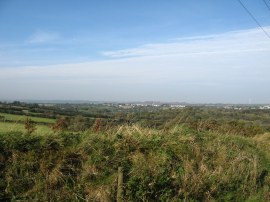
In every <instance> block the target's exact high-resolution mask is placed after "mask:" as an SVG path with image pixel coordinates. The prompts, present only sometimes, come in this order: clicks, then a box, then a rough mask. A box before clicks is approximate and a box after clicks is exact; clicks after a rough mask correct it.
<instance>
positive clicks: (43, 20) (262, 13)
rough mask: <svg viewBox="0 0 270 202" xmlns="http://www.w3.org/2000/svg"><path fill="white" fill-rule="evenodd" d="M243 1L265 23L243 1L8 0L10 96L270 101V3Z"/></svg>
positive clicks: (1, 88)
mask: <svg viewBox="0 0 270 202" xmlns="http://www.w3.org/2000/svg"><path fill="white" fill-rule="evenodd" d="M242 3H243V4H244V5H245V6H246V8H247V9H248V10H249V11H250V12H251V13H252V15H253V16H254V17H255V18H256V20H257V21H258V22H259V24H260V25H261V27H259V26H258V25H257V24H256V22H255V21H254V20H253V19H252V18H251V17H250V16H249V14H248V13H247V12H246V10H245V9H244V8H243V7H242V6H241V4H240V3H239V1H238V0H226V1H224V0H204V1H200V0H189V1H184V0H167V1H165V0H148V1H145V0H144V1H143V0H136V1H134V0H114V1H112V0H81V1H75V0H69V1H64V0H57V1H55V0H46V1H41V0H24V1H21V0H0V100H31V99H33V100H86V101H162V102H177V101H178V102H190V103H242V104H248V103H251V104H255V103H270V88H269V86H270V0H256V1H254V0H242ZM262 29H263V30H264V31H265V32H266V33H267V34H268V35H269V36H267V34H265V33H264V31H263V30H262Z"/></svg>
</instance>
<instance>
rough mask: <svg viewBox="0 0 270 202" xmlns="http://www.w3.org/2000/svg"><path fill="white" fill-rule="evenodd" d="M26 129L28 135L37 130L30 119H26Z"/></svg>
mask: <svg viewBox="0 0 270 202" xmlns="http://www.w3.org/2000/svg"><path fill="white" fill-rule="evenodd" d="M24 128H25V130H26V132H27V133H28V134H31V133H33V132H34V131H35V130H36V127H35V124H34V122H33V121H32V120H31V119H30V118H26V120H25V122H24Z"/></svg>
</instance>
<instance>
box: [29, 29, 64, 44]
mask: <svg viewBox="0 0 270 202" xmlns="http://www.w3.org/2000/svg"><path fill="white" fill-rule="evenodd" d="M59 38H60V35H59V34H58V33H57V32H48V31H41V30H38V31H36V32H35V33H34V34H32V35H31V36H30V37H29V39H28V40H27V42H28V43H30V44H44V43H50V42H54V41H56V40H58V39H59Z"/></svg>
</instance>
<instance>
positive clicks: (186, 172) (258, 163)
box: [0, 123, 270, 201]
mask: <svg viewBox="0 0 270 202" xmlns="http://www.w3.org/2000/svg"><path fill="white" fill-rule="evenodd" d="M202 125H203V123H201V124H199V126H200V127H198V125H196V127H194V126H193V127H192V126H191V125H186V124H175V125H170V126H169V127H166V128H165V129H164V130H154V129H150V128H146V127H140V126H138V125H132V126H120V127H115V128H111V129H109V130H106V131H93V130H89V131H86V132H84V133H77V134H74V133H70V132H65V133H63V132H62V133H55V134H53V133H49V134H48V135H44V134H42V135H41V134H39V133H37V132H35V133H33V134H27V133H24V132H9V133H8V132H5V133H1V135H0V171H1V172H0V175H1V176H0V198H1V200H2V201H12V200H13V201H16V200H18V201H115V200H116V188H117V169H118V167H119V166H122V167H123V168H124V201H270V190H269V188H270V176H269V174H268V173H269V171H270V155H269V153H270V149H269V148H270V147H269V146H270V134H269V133H264V134H254V132H253V133H252V134H251V135H249V134H248V133H247V131H246V132H245V133H239V134H241V135H238V134H237V132H236V131H237V130H236V129H235V130H224V128H223V127H221V126H220V127H218V128H216V127H214V128H215V129H213V130H209V129H208V128H207V127H206V128H204V127H202ZM224 127H225V128H226V127H227V126H224ZM230 127H231V128H232V129H233V126H230ZM240 129H242V128H240Z"/></svg>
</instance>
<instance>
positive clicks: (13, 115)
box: [0, 113, 55, 123]
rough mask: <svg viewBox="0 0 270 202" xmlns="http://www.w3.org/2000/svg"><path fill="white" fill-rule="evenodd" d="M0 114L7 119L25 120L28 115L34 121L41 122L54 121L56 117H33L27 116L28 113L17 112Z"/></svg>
mask: <svg viewBox="0 0 270 202" xmlns="http://www.w3.org/2000/svg"><path fill="white" fill-rule="evenodd" d="M0 116H4V117H5V119H6V120H9V121H15V122H16V121H24V120H25V119H26V118H27V117H28V118H31V119H32V121H34V122H39V123H54V122H55V120H54V119H49V118H41V117H33V116H26V115H16V114H7V113H0Z"/></svg>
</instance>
